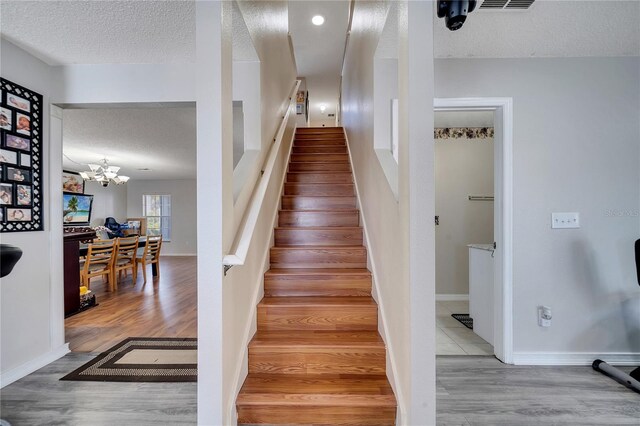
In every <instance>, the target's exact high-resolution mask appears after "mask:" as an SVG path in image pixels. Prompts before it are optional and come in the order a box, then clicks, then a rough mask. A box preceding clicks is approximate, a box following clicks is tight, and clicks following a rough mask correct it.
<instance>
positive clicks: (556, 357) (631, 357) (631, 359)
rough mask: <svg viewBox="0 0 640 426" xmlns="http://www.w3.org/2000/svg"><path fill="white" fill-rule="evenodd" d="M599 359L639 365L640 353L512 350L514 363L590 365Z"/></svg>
mask: <svg viewBox="0 0 640 426" xmlns="http://www.w3.org/2000/svg"><path fill="white" fill-rule="evenodd" d="M596 359H601V360H603V361H606V362H608V363H609V364H612V365H623V366H624V365H629V366H637V365H640V353H633V352H601V353H598V352H514V353H513V363H514V364H515V365H591V363H593V361H594V360H596Z"/></svg>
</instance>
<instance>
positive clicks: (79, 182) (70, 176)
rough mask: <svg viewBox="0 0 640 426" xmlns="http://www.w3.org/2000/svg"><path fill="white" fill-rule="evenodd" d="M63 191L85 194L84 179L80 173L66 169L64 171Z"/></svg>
mask: <svg viewBox="0 0 640 426" xmlns="http://www.w3.org/2000/svg"><path fill="white" fill-rule="evenodd" d="M62 191H63V192H73V193H74V194H84V179H82V176H80V174H79V173H76V172H70V171H67V170H64V171H63V172H62Z"/></svg>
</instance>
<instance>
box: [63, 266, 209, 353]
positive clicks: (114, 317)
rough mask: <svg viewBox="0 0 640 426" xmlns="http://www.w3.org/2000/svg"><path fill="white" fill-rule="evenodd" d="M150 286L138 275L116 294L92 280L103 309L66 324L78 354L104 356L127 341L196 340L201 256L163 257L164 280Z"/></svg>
mask: <svg viewBox="0 0 640 426" xmlns="http://www.w3.org/2000/svg"><path fill="white" fill-rule="evenodd" d="M148 269H149V270H148V271H147V272H148V273H147V283H146V284H145V283H144V282H143V278H142V272H141V271H140V270H139V271H138V279H137V282H136V283H135V285H134V283H133V282H132V279H131V274H129V275H128V276H127V277H126V278H124V279H122V280H121V281H120V283H119V285H118V289H117V290H116V291H113V292H110V291H108V286H107V285H106V284H104V283H101V281H100V279H95V278H94V279H93V280H92V283H91V291H93V292H94V293H95V294H96V298H97V301H98V304H99V306H96V307H94V308H91V309H88V310H86V311H84V312H81V313H79V314H77V315H74V316H72V317H69V318H67V319H66V320H65V337H66V341H67V342H69V346H70V348H71V350H72V351H74V352H103V351H105V350H107V349H109V348H110V347H111V346H113V345H115V344H117V343H119V342H120V341H122V340H124V339H126V338H127V337H197V311H196V308H197V303H196V301H197V292H196V257H194V256H191V257H174V256H165V257H161V258H160V276H159V277H155V278H154V277H152V274H151V267H148Z"/></svg>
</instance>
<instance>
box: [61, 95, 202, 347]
mask: <svg viewBox="0 0 640 426" xmlns="http://www.w3.org/2000/svg"><path fill="white" fill-rule="evenodd" d="M64 107H65V108H59V107H56V106H52V115H51V120H52V134H51V139H52V140H55V143H56V144H58V145H59V146H60V147H61V158H60V163H59V164H56V167H60V169H61V173H60V175H61V177H62V185H60V187H59V188H56V191H57V194H58V195H56V196H55V198H56V203H57V202H60V203H61V205H60V214H61V216H60V217H59V219H58V218H56V222H57V223H56V226H57V227H58V226H59V227H60V228H59V229H60V234H63V230H64V235H65V237H63V239H64V240H65V242H66V241H67V236H68V235H69V234H73V233H74V232H75V233H82V232H91V231H95V233H96V237H97V238H99V239H101V240H104V241H107V242H111V241H117V242H118V244H121V243H123V242H125V241H129V242H128V243H129V244H134V247H135V245H137V247H138V249H137V250H136V249H133V252H131V251H130V252H127V253H124V252H120V253H119V256H120V257H121V258H120V266H121V267H120V268H119V270H118V273H116V274H115V276H113V277H109V276H108V275H100V274H98V275H97V276H95V277H93V278H92V279H91V280H90V282H88V281H89V280H87V279H85V280H84V281H83V283H82V286H81V287H80V288H79V292H78V291H76V296H75V297H74V299H75V300H78V298H79V301H80V306H79V307H76V308H74V309H67V308H68V306H67V305H68V303H67V300H66V298H65V319H64V323H63V324H64V333H65V341H67V342H68V343H69V348H70V349H71V351H73V352H89V353H96V352H104V351H106V350H108V349H109V348H111V347H113V346H114V345H116V344H118V343H120V342H121V341H122V340H123V339H124V338H127V337H131V336H136V337H171V338H174V337H180V338H194V337H196V336H197V324H196V318H197V310H196V305H197V298H196V273H195V271H196V256H195V255H196V244H197V229H196V226H195V222H196V211H195V206H196V167H195V161H196V146H195V145H196V136H195V132H196V111H195V105H194V104H185V103H179V104H178V103H176V104H164V105H155V104H144V103H140V104H126V105H121V104H91V105H85V104H75V105H64ZM104 159H106V160H107V161H108V165H109V166H114V167H115V168H117V170H113V169H112V172H114V173H116V174H117V176H112V175H111V174H109V175H107V174H106V173H104V177H105V178H108V179H101V180H96V179H95V178H94V177H93V176H92V175H91V174H89V177H90V178H89V179H86V178H84V177H83V176H82V175H80V173H81V172H83V173H85V174H86V173H87V172H88V171H89V169H93V167H91V166H90V164H101V161H104ZM52 161H53V160H52ZM121 175H124V176H127V177H129V179H128V180H125V181H123V180H122V179H121V178H120V176H121ZM63 191H64V192H63ZM52 198H54V197H52ZM58 198H59V201H58ZM74 200H75V201H74ZM72 201H74V203H75V204H76V205H78V206H79V207H78V209H77V211H79V212H82V213H83V214H84V217H82V219H83V220H76V218H78V217H80V216H79V215H77V214H69V212H70V211H71V210H72V209H71V208H70V205H71V202H72ZM82 203H84V204H82ZM73 213H75V210H73ZM70 218H71V219H70ZM107 224H109V225H110V226H109V227H107V226H106V225H107ZM158 237H162V243H161V245H159V246H157V251H156V252H154V255H153V256H155V253H157V257H156V258H155V261H154V263H151V262H140V261H136V262H135V263H134V267H133V268H132V267H129V266H127V265H128V264H130V263H131V260H130V259H131V257H130V256H131V253H133V254H134V255H135V257H136V258H138V259H142V258H143V256H144V257H145V259H147V260H151V257H149V256H150V255H148V254H146V255H145V251H144V250H145V247H146V246H147V243H148V242H149V241H150V238H152V239H155V238H158ZM134 238H135V241H131V240H132V239H134ZM89 242H91V240H90V239H89V240H86V239H85V240H82V241H80V244H79V252H78V253H76V254H75V261H76V262H78V263H79V265H78V266H80V265H83V267H84V265H85V264H86V263H85V259H84V258H83V256H85V255H87V252H88V244H86V243H89ZM93 242H95V241H93ZM76 244H78V243H77V242H76ZM147 253H150V251H149V252H147ZM72 257H73V253H68V252H67V251H66V250H65V253H64V261H65V265H66V264H67V262H71V261H72V260H73V259H72ZM74 266H75V265H74ZM72 269H73V268H72ZM101 269H104V268H101ZM76 270H77V268H76ZM134 270H135V271H136V274H135V276H134V273H133V271H134ZM111 274H113V271H112V272H111ZM74 275H75V277H76V278H77V275H76V274H75V273H74ZM65 278H67V277H66V272H65ZM73 286H74V282H72V281H71V280H66V279H65V290H69V289H71V290H73V288H72V287H73ZM70 287H71V288H70ZM78 293H79V294H78Z"/></svg>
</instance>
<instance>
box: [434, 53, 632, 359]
mask: <svg viewBox="0 0 640 426" xmlns="http://www.w3.org/2000/svg"><path fill="white" fill-rule="evenodd" d="M639 69H640V59H639V58H638V57H629V58H545V59H542V58H537V59H438V60H436V86H435V87H436V94H437V96H438V97H439V98H441V97H442V98H456V97H483V96H489V97H490V96H510V97H513V119H514V124H513V129H514V130H513V132H514V133H513V139H514V143H513V238H514V242H513V249H514V252H513V283H514V285H513V312H514V321H513V338H514V352H515V353H514V361H515V362H520V363H531V362H536V361H538V362H541V361H544V360H545V359H546V360H548V361H547V362H552V363H573V364H575V363H579V364H580V363H581V364H585V365H587V364H589V363H590V360H592V359H594V358H598V357H602V358H603V359H606V357H608V356H613V357H614V359H616V358H615V357H617V359H620V360H624V359H628V360H630V362H631V363H632V362H633V359H634V358H633V357H635V360H637V357H638V354H639V353H640V338H639V336H640V330H639V329H638V324H640V303H639V300H640V287H638V283H637V278H636V274H635V272H636V271H635V265H634V263H635V262H634V257H633V243H634V241H635V240H636V239H637V238H638V236H639V235H640V221H639V220H638V217H639V216H640V214H639V208H640V199H639V193H638V188H639V187H640V185H639V182H640V167H639V164H638V159H639V158H640V144H639V143H638V141H639V140H640V96H639V93H640V74H639V73H638V70H639ZM552 212H579V213H580V228H579V229H552V228H551V213H552ZM538 305H548V306H550V307H551V308H552V310H553V322H552V326H551V327H549V328H542V327H539V326H538V323H537V318H536V314H535V313H536V307H537V306H538Z"/></svg>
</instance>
